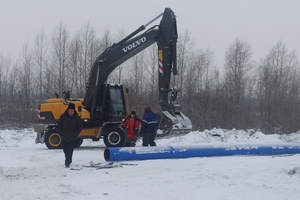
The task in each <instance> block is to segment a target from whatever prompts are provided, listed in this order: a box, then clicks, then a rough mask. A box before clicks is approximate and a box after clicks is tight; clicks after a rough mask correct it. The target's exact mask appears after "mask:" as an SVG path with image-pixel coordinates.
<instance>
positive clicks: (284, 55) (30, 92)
mask: <svg viewBox="0 0 300 200" xmlns="http://www.w3.org/2000/svg"><path fill="white" fill-rule="evenodd" d="M124 35H125V34H124V32H123V31H120V32H119V33H118V34H117V35H112V34H111V32H110V31H109V29H106V30H105V31H104V33H103V34H102V35H101V37H98V35H97V33H96V31H95V28H94V27H92V26H91V25H90V24H86V25H84V26H83V27H82V28H81V29H80V30H79V31H77V32H76V33H75V34H72V35H71V34H70V32H69V31H68V29H67V27H66V26H65V25H63V24H59V25H58V26H57V27H55V28H54V30H53V31H52V33H51V34H50V36H49V35H46V34H45V33H44V32H43V31H41V32H40V33H38V34H37V35H36V37H35V39H34V41H33V42H32V43H31V44H28V43H27V44H25V45H24V46H23V48H22V50H21V51H20V53H19V55H18V56H17V58H11V57H5V56H2V55H0V103H1V107H0V124H1V125H0V126H1V127H11V126H13V127H16V126H17V127H30V126H31V125H32V124H33V123H38V121H37V110H38V105H39V104H40V103H41V102H43V101H45V100H46V99H48V98H53V97H55V93H56V94H58V95H59V96H61V95H62V92H63V91H70V92H71V97H82V98H83V97H84V95H85V91H86V83H87V82H88V78H89V72H90V68H91V66H92V64H93V62H94V60H95V59H96V57H97V56H98V55H99V54H100V53H102V52H103V51H104V50H105V49H106V48H108V47H109V46H110V45H112V44H113V43H114V42H118V41H119V40H121V39H122V38H123V37H124ZM177 54H178V55H177V67H178V75H177V77H176V82H175V81H173V80H172V83H171V84H176V85H177V86H178V88H181V92H180V93H179V95H178V101H179V103H180V104H181V105H182V112H183V113H184V114H185V115H186V116H188V117H189V118H190V119H191V121H192V123H193V128H194V129H195V130H204V129H212V128H214V127H218V128H224V129H233V128H236V129H260V130H261V131H263V132H264V133H266V134H273V133H276V134H284V133H291V132H296V131H298V130H299V125H298V124H299V123H298V122H299V120H300V106H299V105H300V82H299V80H300V74H299V62H298V58H297V55H296V52H295V51H293V50H289V49H288V47H287V46H286V45H285V44H284V43H283V42H281V41H279V42H278V43H276V44H274V46H273V47H270V50H269V52H268V54H267V55H261V60H260V61H255V60H254V59H253V57H252V48H251V45H250V44H249V43H248V42H246V41H244V40H242V39H240V38H236V39H235V40H234V41H232V43H231V44H229V45H228V48H227V50H226V52H225V56H224V63H225V64H224V66H217V65H216V64H215V60H214V59H215V56H214V51H213V50H211V49H196V48H195V43H194V41H193V39H192V38H191V37H190V33H189V32H188V31H185V32H184V33H182V34H180V35H179V39H178V47H177ZM157 60H158V58H157V47H156V45H152V46H150V47H149V48H147V49H146V50H144V51H143V52H141V53H139V54H138V55H136V56H134V57H133V58H131V59H130V60H128V61H127V62H125V63H123V64H122V65H120V66H119V67H118V68H116V69H115V70H114V72H113V73H112V74H111V75H110V76H109V79H108V83H121V84H123V85H124V86H125V87H127V88H129V91H130V93H129V94H130V96H129V98H130V109H131V110H136V111H137V114H139V115H142V110H143V107H144V106H145V105H150V106H151V107H153V110H154V111H159V109H160V107H159V104H158V72H157V65H158V64H157V62H158V61H157Z"/></svg>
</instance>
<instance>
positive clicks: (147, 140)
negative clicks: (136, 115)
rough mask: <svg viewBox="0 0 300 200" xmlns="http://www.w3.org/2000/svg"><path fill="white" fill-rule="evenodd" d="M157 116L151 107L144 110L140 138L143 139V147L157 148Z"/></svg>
mask: <svg viewBox="0 0 300 200" xmlns="http://www.w3.org/2000/svg"><path fill="white" fill-rule="evenodd" d="M157 127H158V125H157V116H156V114H155V113H153V112H152V110H151V108H150V107H149V106H146V107H145V108H144V116H143V118H142V126H141V131H140V136H141V137H143V144H142V145H143V146H148V145H150V146H156V143H155V142H154V140H155V137H156V132H157Z"/></svg>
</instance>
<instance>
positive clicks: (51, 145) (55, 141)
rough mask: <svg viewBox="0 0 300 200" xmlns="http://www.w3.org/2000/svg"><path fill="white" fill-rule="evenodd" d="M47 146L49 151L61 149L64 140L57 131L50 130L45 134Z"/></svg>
mask: <svg viewBox="0 0 300 200" xmlns="http://www.w3.org/2000/svg"><path fill="white" fill-rule="evenodd" d="M45 134H46V135H45V144H46V146H47V147H48V149H61V148H62V138H61V135H60V134H59V133H58V132H57V129H55V128H54V129H50V130H48V131H46V132H45Z"/></svg>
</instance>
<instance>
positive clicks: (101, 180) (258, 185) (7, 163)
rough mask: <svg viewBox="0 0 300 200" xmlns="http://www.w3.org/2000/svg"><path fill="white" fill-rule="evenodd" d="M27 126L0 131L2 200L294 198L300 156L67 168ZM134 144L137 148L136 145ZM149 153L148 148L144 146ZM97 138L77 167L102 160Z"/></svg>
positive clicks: (208, 134) (196, 138) (201, 139)
mask: <svg viewBox="0 0 300 200" xmlns="http://www.w3.org/2000/svg"><path fill="white" fill-rule="evenodd" d="M35 136H36V135H35V133H34V132H33V130H32V129H24V130H0V152H1V156H0V198H1V199H4V200H6V199H9V200H21V199H22V200H34V199H43V200H47V199H49V200H50V199H51V200H53V199H55V200H69V199H70V200H71V199H72V200H81V199H88V200H96V199H113V200H116V199H128V200H129V199H131V200H135V199H139V200H141V199H142V200H147V199H162V200H164V199H168V200H169V199H180V200H181V199H185V200H189V199H195V200H198V199H204V200H227V199H228V200H239V199H243V200H253V199H264V200H268V199H270V200H285V199H287V200H298V199H299V196H300V155H299V154H295V155H280V156H228V157H197V158H186V159H159V160H144V161H124V163H127V164H137V165H124V166H122V167H118V168H111V169H96V168H91V167H82V169H81V170H80V171H77V170H70V169H69V168H64V155H63V152H62V150H48V149H47V148H46V146H45V145H44V144H35ZM156 142H157V145H158V146H169V145H172V146H181V145H182V146H183V145H207V144H211V145H214V144H216V145H217V144H218V145H222V144H274V143H276V144H287V143H299V142H300V134H299V133H293V134H290V135H264V134H263V133H262V132H260V131H255V130H247V131H243V130H223V129H213V130H205V131H203V132H199V131H193V132H190V133H189V134H187V135H184V136H178V137H171V138H167V139H158V140H157V141H156ZM137 146H141V141H138V143H137ZM145 148H146V147H145ZM104 149H105V146H104V144H103V142H102V141H100V142H93V141H91V140H85V141H84V142H83V144H82V146H81V147H80V148H78V149H76V150H75V151H74V155H73V163H72V164H71V167H72V166H73V167H74V166H75V165H79V166H82V165H89V162H90V161H93V162H95V163H106V161H105V159H104V153H103V152H104Z"/></svg>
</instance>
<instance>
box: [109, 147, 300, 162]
mask: <svg viewBox="0 0 300 200" xmlns="http://www.w3.org/2000/svg"><path fill="white" fill-rule="evenodd" d="M297 153H300V144H264V145H258V144H246V145H209V146H208V145H196V146H177V147H175V146H156V147H121V148H117V147H115V148H106V149H105V150H104V158H105V160H106V161H122V160H149V159H168V158H191V157H211V156H231V155H278V154H297Z"/></svg>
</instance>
